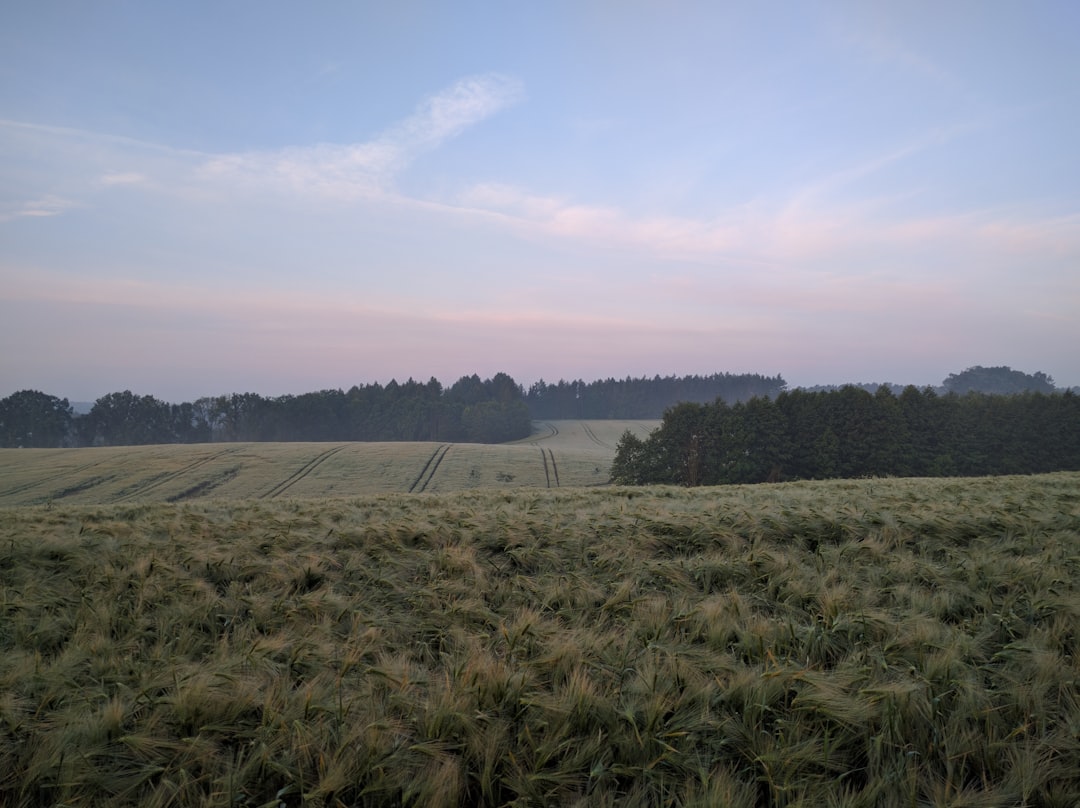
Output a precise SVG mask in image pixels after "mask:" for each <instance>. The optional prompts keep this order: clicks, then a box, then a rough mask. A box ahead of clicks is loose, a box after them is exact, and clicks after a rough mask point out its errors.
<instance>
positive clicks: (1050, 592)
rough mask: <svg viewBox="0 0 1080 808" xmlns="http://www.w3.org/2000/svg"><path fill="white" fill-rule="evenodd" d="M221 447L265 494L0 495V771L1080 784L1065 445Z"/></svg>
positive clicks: (531, 784)
mask: <svg viewBox="0 0 1080 808" xmlns="http://www.w3.org/2000/svg"><path fill="white" fill-rule="evenodd" d="M553 428H554V427H553ZM558 436H563V430H562V429H559V432H558V435H552V436H551V440H554V439H555V438H556V437H558ZM596 438H597V439H598V441H603V440H605V438H604V436H602V435H600V434H599V433H597V434H596ZM564 439H566V440H569V437H568V436H567V437H565V438H564ZM590 440H591V439H590ZM549 445H550V446H553V447H556V448H554V454H555V457H556V459H557V460H561V458H562V455H561V450H560V448H558V447H557V444H554V443H552V444H549ZM543 446H544V444H543V443H540V444H538V445H529V444H525V445H523V446H520V447H509V448H517V449H520V450H522V451H525V452H530V453H532V454H533V455H534V456H535V457H536V460H535V461H534V466H539V467H540V474H541V475H542V474H543V466H542V464H541V463H540V457H539V455H540V448H542V447H543ZM222 448H223V447H214V451H222ZM224 448H231V449H233V450H234V452H235V454H234V455H233V456H232V459H228V458H229V456H228V455H227V456H226V457H225V458H222V459H221V460H208V461H207V462H206V463H205V464H204V465H203V466H200V467H199V468H204V469H205V468H206V466H208V465H210V464H211V463H214V462H224V463H225V464H226V465H228V464H230V463H232V464H241V463H242V462H248V463H250V464H251V466H252V468H251V470H250V471H245V474H248V473H250V474H252V475H254V474H256V469H257V468H260V466H259V463H261V464H262V466H261V468H264V469H265V471H266V472H267V473H266V474H265V475H264V476H262V477H261V478H259V481H258V484H257V485H255V484H254V483H253V484H252V490H257V491H258V492H259V493H265V494H267V498H266V499H262V500H258V499H253V500H247V501H227V500H206V499H201V500H200V499H196V500H192V501H183V502H177V503H173V504H169V503H164V502H157V503H154V502H141V503H138V502H131V503H129V502H120V503H118V504H109V505H78V504H76V503H75V500H76V497H77V496H81V494H71V495H69V496H68V497H63V498H59V499H54V500H53V501H52V502H51V503H50V504H47V505H41V506H35V507H19V508H0V615H2V617H0V805H4V806H12V807H13V808H28V807H29V806H45V805H50V806H51V805H72V806H75V805H80V806H81V805H146V806H189V805H205V806H237V805H243V806H260V805H265V806H280V805H286V806H299V805H317V806H339V805H374V806H381V805H386V806H389V805H417V806H421V805H423V806H428V805H430V806H439V805H446V806H456V805H519V806H524V805H530V806H531V805H537V806H540V805H582V806H585V805H588V806H592V805H598V806H605V805H609V806H614V805H620V806H621V805H629V806H691V805H697V806H717V805H720V806H747V807H748V806H956V807H957V808H959V806H1041V807H1047V806H1060V807H1061V808H1066V807H1067V808H1075V806H1077V805H1078V804H1080V688H1078V682H1080V474H1052V475H1045V476H1039V477H1026V478H996V479H966V480H948V479H946V480H860V481H831V482H819V483H792V484H784V485H761V486H743V487H728V488H722V489H693V490H690V489H675V488H641V489H629V488H617V487H605V488H581V487H579V488H570V489H567V488H563V489H554V488H553V489H550V490H548V489H546V488H521V489H517V490H472V491H457V492H450V493H439V492H438V491H434V492H433V489H434V488H435V485H434V484H435V483H436V482H440V481H441V478H440V477H439V475H440V474H442V473H443V466H446V465H448V464H451V463H452V462H454V453H455V452H456V451H458V450H459V449H460V448H461V447H457V446H455V447H451V448H450V449H449V450H448V451H447V452H446V454H445V455H444V458H443V462H442V463H440V464H439V467H438V470H437V471H436V473H435V475H434V477H433V478H432V479H431V482H430V484H429V485H428V487H427V490H426V492H425V493H424V494H422V495H418V494H411V495H410V494H383V495H366V496H348V497H336V498H324V499H316V498H295V499H294V498H292V496H293V495H294V494H301V493H304V492H309V491H312V490H316V489H314V488H308V487H305V486H306V485H312V486H314V483H308V478H309V477H314V476H316V474H317V472H319V471H320V470H322V469H323V468H324V467H330V468H333V465H332V464H333V463H335V462H337V461H341V460H342V458H341V457H339V455H342V454H345V453H346V452H347V451H349V449H348V447H346V448H345V449H341V450H340V451H339V452H336V453H335V454H333V455H327V456H325V457H324V458H323V460H322V461H321V463H315V464H314V465H313V466H312V467H311V468H309V469H308V472H307V473H306V474H302V473H301V472H302V471H303V468H304V466H303V464H298V463H297V461H298V460H300V459H302V458H297V457H295V456H294V458H293V460H292V461H291V466H290V465H289V464H287V463H284V462H281V461H280V460H277V459H275V458H274V457H273V456H272V454H266V455H262V454H257V453H255V450H254V449H253V448H252V447H243V446H241V447H224ZM270 448H273V447H269V448H268V449H267V451H268V452H269V449H270ZM332 448H334V447H332V446H323V447H322V451H324V452H326V451H327V450H329V449H332ZM599 448H601V447H600V446H599V445H598V446H597V449H598V450H599ZM435 449H436V447H434V446H432V447H427V448H426V449H425V450H424V451H421V450H420V448H419V447H417V448H416V449H415V452H416V455H415V458H414V459H413V461H411V462H413V468H412V469H411V470H410V473H408V474H405V473H401V474H399V475H398V477H397V478H396V479H397V483H395V484H396V485H398V486H399V487H400V489H408V487H409V486H410V485H412V484H413V482H414V481H415V480H416V479H417V478H420V479H421V482H422V481H423V474H421V469H422V467H423V466H424V465H425V462H426V461H428V460H431V458H432V457H433V456H434V452H435ZM207 451H210V450H209V449H208V450H207ZM281 451H282V452H287V451H288V448H287V447H281ZM241 458H250V459H249V460H245V461H242V460H241ZM317 459H318V455H317V453H316V454H313V455H311V456H310V457H309V458H308V459H307V461H306V462H307V463H308V464H309V465H311V464H313V462H314V461H315V460H317ZM256 460H258V462H256ZM549 460H550V458H549ZM65 462H74V461H65ZM81 462H83V463H86V462H87V461H85V460H84V461H81ZM108 462H111V461H108ZM108 462H105V461H103V463H102V465H103V466H105V468H106V469H108V468H109V466H108ZM185 462H186V463H188V467H190V465H191V464H193V463H195V462H196V461H195V460H187V461H185ZM61 468H62V467H61V466H59V465H56V466H53V469H54V471H53V473H54V474H56V475H58V476H55V477H54V478H53V483H52V484H53V485H57V484H60V481H61V480H62V479H63V476H62V474H61ZM245 468H246V467H245ZM287 468H293V471H292V473H291V475H290V474H284V475H283V474H282V473H281V471H282V470H284V469H287ZM429 468H430V464H429ZM489 468H490V467H489ZM327 471H329V470H327ZM559 471H560V475H564V474H566V473H567V472H566V471H564V466H563V463H562V462H560V463H559ZM80 473H84V474H90V475H93V474H95V472H94V471H93V470H92V469H84V471H82V472H80ZM96 473H97V474H100V475H102V476H104V475H105V474H106V473H107V472H106V471H102V470H99V471H98V472H96ZM455 473H458V472H455ZM549 473H550V470H549ZM343 475H344V472H339V476H343ZM43 476H47V474H44V473H43ZM150 476H151V475H150V474H147V475H146V478H147V479H149V478H150ZM241 476H243V475H241V474H238V475H237V477H236V478H235V479H240V478H241ZM196 478H197V475H196V477H193V478H191V479H196ZM161 479H162V481H161V482H160V484H159V485H157V487H156V488H153V489H152V491H157V492H159V493H165V492H166V491H173V490H174V489H173V488H171V487H170V486H172V485H173V482H172V481H170V480H166V479H164V478H161ZM446 479H448V480H449V479H450V478H449V477H448V478H446ZM290 480H291V482H290ZM514 482H515V483H516V482H517V481H516V480H515V481H514ZM6 484H8V485H10V483H6ZM150 484H151V483H147V486H149V485H150ZM342 484H343V485H344V484H345V483H344V482H342ZM102 485H103V486H104V485H105V484H104V483H102ZM350 485H351V484H350ZM564 485H565V480H564ZM275 486H276V487H277V489H275ZM282 486H284V488H282ZM46 487H47V485H46ZM145 488H146V486H144V489H143V490H144V491H145ZM221 489H223V490H224V489H225V484H223V485H222V486H221ZM102 490H113V489H104V488H103V489H102ZM275 490H277V493H278V494H279V496H277V497H276V498H274V492H275Z"/></svg>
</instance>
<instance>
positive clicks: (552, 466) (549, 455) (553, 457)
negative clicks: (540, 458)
mask: <svg viewBox="0 0 1080 808" xmlns="http://www.w3.org/2000/svg"><path fill="white" fill-rule="evenodd" d="M547 452H548V457H550V458H551V470H552V471H553V472H555V487H556V488H561V487H562V483H560V482H559V467H558V466H557V465H556V464H555V453H554V452H553V451H551V449H548V450H547ZM545 468H546V466H545ZM550 487H551V485H550V483H549V484H548V488H550Z"/></svg>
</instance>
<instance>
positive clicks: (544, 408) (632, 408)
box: [525, 373, 787, 420]
mask: <svg viewBox="0 0 1080 808" xmlns="http://www.w3.org/2000/svg"><path fill="white" fill-rule="evenodd" d="M786 387H787V382H785V381H784V380H783V379H782V378H781V377H780V376H779V375H777V376H761V375H758V374H756V373H743V374H732V373H714V374H712V375H711V376H665V377H660V376H654V377H653V378H651V379H649V378H645V377H642V378H640V379H632V378H630V377H627V378H625V379H603V380H600V381H594V382H584V381H581V380H580V379H579V380H577V381H572V382H568V381H563V380H560V381H559V382H557V383H556V384H547V383H546V382H545V381H544V380H543V379H541V380H540V381H538V382H537V383H536V384H534V385H532V386H531V387H530V388H529V391H528V392H527V393H526V394H525V403H526V404H528V405H529V412H531V413H532V417H533V418H538V419H541V418H554V419H572V418H586V419H601V420H602V419H608V418H615V419H621V418H660V417H661V416H662V415H663V414H664V410H666V409H667V408H668V407H671V406H673V405H675V404H678V403H680V402H684V401H690V402H698V403H706V402H712V401H716V400H717V399H722V400H724V401H726V402H728V403H729V404H734V403H735V402H737V401H747V400H749V399H751V398H754V397H755V396H759V397H760V396H769V397H772V396H775V395H778V394H779V393H780V392H781V391H783V390H784V389H785V388H786Z"/></svg>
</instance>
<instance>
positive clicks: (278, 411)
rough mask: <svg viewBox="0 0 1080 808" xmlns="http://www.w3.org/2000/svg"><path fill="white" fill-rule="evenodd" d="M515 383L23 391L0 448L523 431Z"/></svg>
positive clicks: (13, 399) (0, 435) (510, 435)
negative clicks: (153, 392)
mask: <svg viewBox="0 0 1080 808" xmlns="http://www.w3.org/2000/svg"><path fill="white" fill-rule="evenodd" d="M531 431H532V422H531V418H530V415H529V410H528V407H527V406H526V405H525V402H524V400H523V394H522V391H521V387H520V386H519V385H518V384H517V383H516V382H515V381H514V380H513V379H512V378H510V377H509V376H507V375H506V374H505V373H498V374H496V375H495V376H494V377H493V378H491V379H486V380H483V381H481V379H480V377H479V376H476V375H475V374H474V375H472V376H463V377H462V378H461V379H459V380H458V381H457V382H456V383H455V384H454V385H453V386H451V387H449V388H447V389H443V386H442V385H441V384H440V383H439V382H438V381H437V380H435V379H431V380H430V381H429V382H427V383H426V384H422V383H420V382H415V381H413V380H412V379H409V380H408V381H407V382H405V383H404V384H399V383H397V382H396V381H391V382H389V383H388V384H386V385H380V384H371V385H366V386H364V387H353V388H351V389H350V390H349V391H347V392H343V391H341V390H323V391H320V392H317V393H305V394H303V395H298V396H279V397H275V398H266V397H263V396H260V395H257V394H255V393H243V394H240V393H234V394H232V395H229V396H217V397H215V398H201V399H199V400H197V401H195V402H188V403H183V404H169V403H167V402H164V401H160V400H158V399H156V398H154V397H153V396H148V395H143V396H140V395H136V394H134V393H132V392H130V391H124V392H122V393H110V394H109V395H107V396H102V397H101V398H99V399H98V400H97V401H96V402H94V406H93V407H92V408H91V410H90V412H88V413H86V414H84V415H76V414H75V413H74V412H73V410H72V407H71V405H70V404H69V403H68V402H67V400H66V399H59V398H56V397H55V396H50V395H46V394H45V393H40V392H38V391H35V390H24V391H22V392H19V393H15V394H13V395H11V396H8V397H7V398H5V399H2V400H0V446H5V447H17V446H25V447H57V446H122V445H135V444H151V443H207V442H214V441H330V440H333V441H410V440H432V441H435V440H438V441H467V442H472V443H502V442H504V441H508V440H516V439H518V438H524V437H528V435H529V434H530V433H531Z"/></svg>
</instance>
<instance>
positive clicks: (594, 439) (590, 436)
mask: <svg viewBox="0 0 1080 808" xmlns="http://www.w3.org/2000/svg"><path fill="white" fill-rule="evenodd" d="M578 423H580V424H581V428H582V429H583V430H584V431H585V435H586V436H587V437H588V439H589V440H591V441H592V442H593V443H595V444H596V445H597V446H599V447H600V448H601V449H610V450H611V451H615V447H614V446H611V445H609V444H607V443H604V442H603V441H602V440H600V438H598V437H596V433H595V432H593V431H592V430H591V429H590V428H589V425H588V424H587V423H585V422H584V421H579V422H578Z"/></svg>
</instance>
